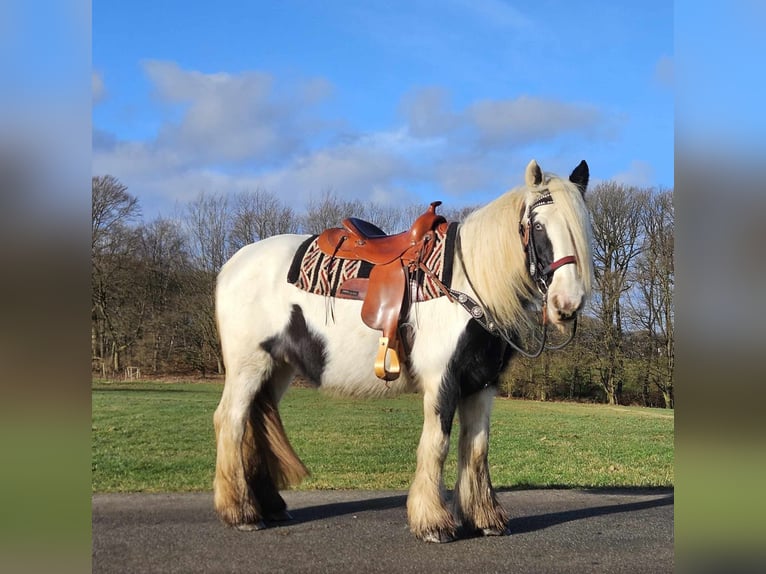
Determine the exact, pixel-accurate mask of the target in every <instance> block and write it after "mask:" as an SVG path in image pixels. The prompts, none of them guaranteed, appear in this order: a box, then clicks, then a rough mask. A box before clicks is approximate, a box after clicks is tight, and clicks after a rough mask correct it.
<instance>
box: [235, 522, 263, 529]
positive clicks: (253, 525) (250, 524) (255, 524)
mask: <svg viewBox="0 0 766 574" xmlns="http://www.w3.org/2000/svg"><path fill="white" fill-rule="evenodd" d="M234 528H235V529H236V530H239V531H240V532H253V531H254V530H263V529H264V528H266V523H265V522H264V521H263V520H259V521H258V522H246V523H244V524H235V525H234Z"/></svg>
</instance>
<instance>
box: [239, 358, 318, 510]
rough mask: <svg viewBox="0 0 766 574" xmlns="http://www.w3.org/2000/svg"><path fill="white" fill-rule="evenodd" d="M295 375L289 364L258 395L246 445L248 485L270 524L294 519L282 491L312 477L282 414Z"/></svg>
mask: <svg viewBox="0 0 766 574" xmlns="http://www.w3.org/2000/svg"><path fill="white" fill-rule="evenodd" d="M292 375H293V370H292V369H291V368H289V367H288V366H286V365H285V366H283V367H280V368H278V369H276V370H275V372H274V374H273V375H272V377H271V379H270V380H269V381H268V382H267V384H265V385H264V386H263V388H262V389H261V390H260V392H259V393H258V394H257V395H256V397H255V398H254V400H253V403H252V405H251V408H250V417H249V419H248V422H247V428H246V432H245V440H244V441H243V445H242V448H243V458H244V460H245V476H246V480H247V483H248V486H249V487H250V490H251V491H252V492H253V495H254V496H255V499H256V501H257V503H258V506H259V507H260V510H261V514H262V516H263V518H265V519H266V520H269V521H284V520H289V519H290V518H291V517H290V514H289V513H288V512H287V505H286V504H285V501H284V499H283V498H282V496H281V495H280V494H279V491H280V490H283V489H285V488H288V487H290V486H296V485H298V484H299V483H300V482H301V481H302V480H303V479H304V478H305V477H306V476H308V474H309V472H308V470H307V469H306V467H305V465H304V464H303V462H302V461H301V460H300V458H299V457H298V455H297V454H296V453H295V450H293V447H292V445H291V444H290V441H289V439H288V438H287V434H286V433H285V429H284V426H283V425H282V418H281V417H280V415H279V409H278V404H279V399H280V398H281V396H282V393H283V392H284V389H285V388H286V387H287V385H288V384H289V383H290V380H291V379H292Z"/></svg>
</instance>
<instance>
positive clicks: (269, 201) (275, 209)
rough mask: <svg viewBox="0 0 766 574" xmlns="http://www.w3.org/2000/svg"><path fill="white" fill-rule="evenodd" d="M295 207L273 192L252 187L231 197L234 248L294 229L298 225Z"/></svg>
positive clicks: (290, 231)
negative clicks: (233, 197)
mask: <svg viewBox="0 0 766 574" xmlns="http://www.w3.org/2000/svg"><path fill="white" fill-rule="evenodd" d="M299 224H300V222H299V220H298V218H297V217H296V215H295V211H294V210H293V209H292V208H291V207H288V206H286V205H284V204H282V202H281V201H280V200H279V199H278V198H277V197H275V196H274V195H273V194H271V193H269V192H267V191H264V190H261V189H256V190H255V191H253V192H244V193H240V194H238V195H237V196H236V197H235V199H234V207H233V213H232V227H231V236H230V244H231V248H232V250H233V251H234V250H237V249H239V248H241V247H243V246H245V245H247V244H249V243H253V242H255V241H260V240H261V239H265V238H267V237H271V236H272V235H279V234H282V233H295V232H297V231H298V228H299Z"/></svg>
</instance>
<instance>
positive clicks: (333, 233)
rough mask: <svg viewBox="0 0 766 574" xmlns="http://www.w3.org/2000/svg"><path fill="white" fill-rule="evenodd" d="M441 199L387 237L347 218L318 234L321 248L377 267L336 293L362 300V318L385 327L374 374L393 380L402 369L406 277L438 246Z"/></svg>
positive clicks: (375, 326) (442, 221) (444, 223)
mask: <svg viewBox="0 0 766 574" xmlns="http://www.w3.org/2000/svg"><path fill="white" fill-rule="evenodd" d="M439 205H441V201H434V202H433V203H431V205H430V206H429V208H428V209H427V210H426V211H425V212H424V213H423V214H422V215H420V216H419V217H418V218H417V219H416V220H415V222H414V223H413V224H412V227H410V229H409V230H407V231H404V232H402V233H398V234H396V235H386V234H385V233H384V232H383V231H382V230H381V229H380V228H379V227H377V226H376V225H374V224H372V223H370V222H368V221H364V220H361V219H357V218H355V217H349V218H348V219H344V220H343V227H342V228H331V229H326V230H325V231H323V232H322V233H321V234H320V235H319V237H318V238H317V246H318V247H319V249H320V250H321V251H322V252H323V253H325V254H326V255H329V256H330V257H335V258H338V259H353V260H362V261H367V262H368V263H371V264H372V265H373V266H374V267H373V268H372V271H371V272H370V276H369V278H364V279H363V278H354V279H348V280H346V281H344V282H343V283H342V284H341V285H340V286H339V289H338V291H337V294H336V295H337V297H340V298H344V299H358V300H362V301H363V303H362V321H364V323H365V324H366V325H367V326H369V327H371V328H373V329H377V330H380V331H382V334H383V335H382V337H380V340H379V344H378V352H377V355H376V357H375V364H374V370H375V375H376V376H377V377H378V378H380V379H383V380H385V381H393V380H395V379H397V378H398V377H399V374H400V373H401V363H400V359H399V355H400V354H401V355H402V356H404V353H403V352H401V351H402V344H401V340H400V337H399V326H400V325H399V323H400V320H401V319H403V318H405V317H406V316H407V313H408V310H409V302H410V300H409V299H410V298H409V297H408V296H406V295H407V285H408V277H409V276H410V274H412V273H413V272H415V271H416V270H417V269H419V268H421V263H422V262H423V261H424V260H425V259H426V258H427V257H428V255H429V254H430V253H431V250H432V249H433V247H434V243H435V238H436V230H437V228H439V226H443V228H442V231H444V228H446V226H447V220H446V219H445V218H444V217H443V216H441V215H437V214H436V208H437V207H438V206H439Z"/></svg>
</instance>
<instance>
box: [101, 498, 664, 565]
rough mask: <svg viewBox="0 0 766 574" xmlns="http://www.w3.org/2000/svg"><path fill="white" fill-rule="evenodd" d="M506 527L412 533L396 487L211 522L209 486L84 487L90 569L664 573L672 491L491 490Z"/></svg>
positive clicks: (300, 502) (290, 501) (291, 501)
mask: <svg viewBox="0 0 766 574" xmlns="http://www.w3.org/2000/svg"><path fill="white" fill-rule="evenodd" d="M499 497H500V500H501V501H502V503H503V504H504V505H505V507H506V509H507V510H508V511H509V513H510V515H511V521H510V529H511V532H512V534H511V535H510V536H504V537H489V538H483V537H477V538H466V539H461V540H458V541H455V542H452V543H450V544H441V545H439V544H427V543H423V542H419V541H417V540H415V538H414V537H413V536H412V535H411V534H410V532H409V530H408V528H407V516H406V509H405V500H406V493H405V492H400V491H377V492H369V491H298V492H292V491H290V492H286V493H284V498H285V500H286V501H287V503H288V505H289V507H290V512H291V513H292V515H293V520H292V521H291V522H289V523H285V524H284V525H282V526H276V527H273V528H269V529H267V530H261V531H257V532H239V531H236V530H233V529H231V528H227V527H225V526H223V525H222V524H221V523H220V522H219V521H218V519H217V517H216V515H215V513H214V511H213V502H212V494H210V493H202V494H103V495H94V496H93V500H92V503H93V507H92V521H93V556H92V558H93V562H92V567H93V572H101V573H107V572H119V573H121V574H123V573H130V572H140V573H150V572H162V573H170V572H182V573H189V574H190V573H194V572H227V573H234V572H269V573H278V572H311V573H321V572H328V573H334V574H335V573H342V572H353V573H362V572H387V573H394V572H417V573H419V574H430V573H432V572H438V573H439V574H442V573H448V572H460V573H463V574H464V573H466V572H472V573H474V572H475V573H479V572H480V573H490V572H513V573H515V574H520V573H525V572H530V573H535V574H544V573H548V572H550V573H557V574H560V573H564V572H599V573H606V572H641V573H644V572H646V573H652V572H672V571H673V505H674V495H673V491H672V490H514V491H506V492H500V493H499Z"/></svg>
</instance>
